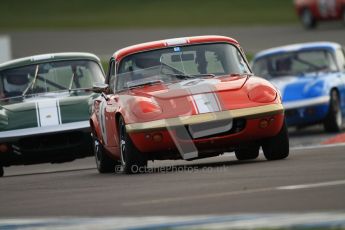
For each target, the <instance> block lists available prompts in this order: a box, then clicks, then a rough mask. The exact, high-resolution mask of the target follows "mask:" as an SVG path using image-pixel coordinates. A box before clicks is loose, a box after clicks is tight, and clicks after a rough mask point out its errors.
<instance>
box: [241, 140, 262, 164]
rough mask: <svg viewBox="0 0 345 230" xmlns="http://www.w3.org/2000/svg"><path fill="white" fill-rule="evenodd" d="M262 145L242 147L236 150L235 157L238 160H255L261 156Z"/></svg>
mask: <svg viewBox="0 0 345 230" xmlns="http://www.w3.org/2000/svg"><path fill="white" fill-rule="evenodd" d="M259 150H260V145H258V144H251V145H249V146H243V147H240V148H239V149H238V150H235V155H236V158H237V160H240V161H244V160H254V159H256V158H257V157H258V156H259Z"/></svg>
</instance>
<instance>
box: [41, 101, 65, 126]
mask: <svg viewBox="0 0 345 230" xmlns="http://www.w3.org/2000/svg"><path fill="white" fill-rule="evenodd" d="M59 107H60V105H59V101H58V99H55V98H54V99H47V100H42V101H38V102H36V109H37V122H38V126H42V127H43V126H51V125H59V124H61V112H60V108H59Z"/></svg>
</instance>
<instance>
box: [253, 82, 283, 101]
mask: <svg viewBox="0 0 345 230" xmlns="http://www.w3.org/2000/svg"><path fill="white" fill-rule="evenodd" d="M248 97H249V99H250V100H251V101H254V102H259V103H268V102H272V101H274V100H275V99H276V98H277V91H276V90H274V89H273V88H272V87H269V86H266V85H258V86H255V87H254V88H252V89H251V90H250V91H249V92H248Z"/></svg>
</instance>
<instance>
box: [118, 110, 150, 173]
mask: <svg viewBox="0 0 345 230" xmlns="http://www.w3.org/2000/svg"><path fill="white" fill-rule="evenodd" d="M118 127H119V140H120V152H121V165H122V170H123V172H124V173H126V174H135V173H142V172H145V169H146V167H147V158H146V156H145V155H144V154H143V153H141V152H139V151H138V150H137V149H136V147H135V146H134V144H133V142H132V140H131V138H130V137H129V136H128V134H127V132H126V125H125V122H124V120H123V118H122V117H120V118H119V126H118Z"/></svg>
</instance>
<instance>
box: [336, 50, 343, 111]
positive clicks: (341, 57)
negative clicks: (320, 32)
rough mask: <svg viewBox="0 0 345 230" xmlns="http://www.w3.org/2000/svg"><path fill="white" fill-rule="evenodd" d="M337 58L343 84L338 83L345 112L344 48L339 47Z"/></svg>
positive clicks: (339, 76)
mask: <svg viewBox="0 0 345 230" xmlns="http://www.w3.org/2000/svg"><path fill="white" fill-rule="evenodd" d="M335 56H336V60H337V65H338V67H339V75H338V78H340V82H341V84H340V85H338V89H339V93H340V103H341V107H342V110H343V112H345V51H344V49H343V48H338V49H337V50H336V55H335Z"/></svg>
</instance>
